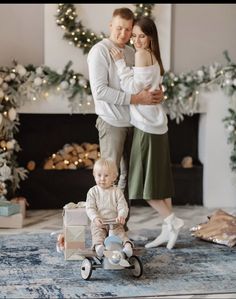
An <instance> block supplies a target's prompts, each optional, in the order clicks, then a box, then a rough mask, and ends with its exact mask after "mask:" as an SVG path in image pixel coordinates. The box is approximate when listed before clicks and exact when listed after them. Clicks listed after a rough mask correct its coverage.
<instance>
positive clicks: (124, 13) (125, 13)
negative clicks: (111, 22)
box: [112, 7, 135, 21]
mask: <svg viewBox="0 0 236 299" xmlns="http://www.w3.org/2000/svg"><path fill="white" fill-rule="evenodd" d="M117 16H119V17H121V18H122V19H125V20H133V21H134V19H135V17H134V13H133V12H132V10H130V9H129V8H127V7H121V8H117V9H115V10H114V11H113V15H112V17H113V18H114V17H117Z"/></svg>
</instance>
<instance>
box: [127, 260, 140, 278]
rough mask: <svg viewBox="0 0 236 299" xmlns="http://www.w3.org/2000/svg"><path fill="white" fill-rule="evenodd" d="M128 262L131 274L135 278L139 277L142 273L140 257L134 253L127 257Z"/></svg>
mask: <svg viewBox="0 0 236 299" xmlns="http://www.w3.org/2000/svg"><path fill="white" fill-rule="evenodd" d="M129 263H130V265H131V267H130V268H131V272H132V274H133V276H134V277H137V278H138V277H140V276H141V275H142V274H143V265H142V262H141V261H140V259H139V258H138V257H137V256H136V255H132V256H131V257H130V258H129Z"/></svg>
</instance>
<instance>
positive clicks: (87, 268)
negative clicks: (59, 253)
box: [80, 258, 93, 280]
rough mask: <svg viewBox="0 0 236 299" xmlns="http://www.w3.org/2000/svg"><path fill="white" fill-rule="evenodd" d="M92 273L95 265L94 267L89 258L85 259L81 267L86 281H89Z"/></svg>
mask: <svg viewBox="0 0 236 299" xmlns="http://www.w3.org/2000/svg"><path fill="white" fill-rule="evenodd" d="M92 271H93V265H92V261H91V260H90V259H88V258H85V259H84V260H83V261H82V265H81V269H80V272H81V276H82V278H83V279H84V280H89V278H90V277H91V275H92Z"/></svg>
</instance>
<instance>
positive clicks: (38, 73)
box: [36, 66, 43, 75]
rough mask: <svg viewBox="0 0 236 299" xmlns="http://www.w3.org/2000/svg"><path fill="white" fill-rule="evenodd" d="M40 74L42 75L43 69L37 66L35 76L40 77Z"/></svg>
mask: <svg viewBox="0 0 236 299" xmlns="http://www.w3.org/2000/svg"><path fill="white" fill-rule="evenodd" d="M42 73H43V69H42V68H41V67H40V66H39V67H37V68H36V74H37V75H42Z"/></svg>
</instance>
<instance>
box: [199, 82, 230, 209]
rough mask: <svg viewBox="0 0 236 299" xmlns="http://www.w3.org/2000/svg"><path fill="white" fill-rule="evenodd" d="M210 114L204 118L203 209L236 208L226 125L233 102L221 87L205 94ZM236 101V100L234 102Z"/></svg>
mask: <svg viewBox="0 0 236 299" xmlns="http://www.w3.org/2000/svg"><path fill="white" fill-rule="evenodd" d="M199 97H200V101H202V102H203V103H204V104H205V108H204V109H205V111H206V113H202V114H201V115H200V122H199V144H198V146H199V159H200V161H201V162H202V163H203V165H204V167H203V205H204V206H206V207H208V208H216V207H236V173H233V172H232V170H231V169H230V165H229V157H230V154H231V150H232V144H228V142H227V137H228V132H227V131H226V129H225V128H224V125H223V123H222V120H223V118H224V117H225V116H226V114H228V112H227V109H228V106H229V104H230V98H229V97H227V96H225V95H224V93H223V92H222V90H221V89H220V88H219V87H216V88H215V90H212V91H211V92H204V91H202V92H201V93H200V95H199ZM234 101H236V99H234Z"/></svg>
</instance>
